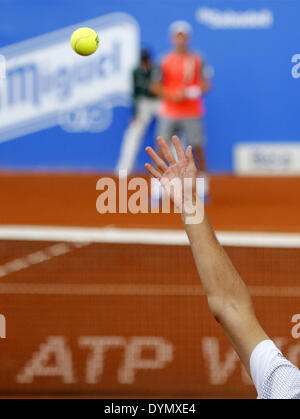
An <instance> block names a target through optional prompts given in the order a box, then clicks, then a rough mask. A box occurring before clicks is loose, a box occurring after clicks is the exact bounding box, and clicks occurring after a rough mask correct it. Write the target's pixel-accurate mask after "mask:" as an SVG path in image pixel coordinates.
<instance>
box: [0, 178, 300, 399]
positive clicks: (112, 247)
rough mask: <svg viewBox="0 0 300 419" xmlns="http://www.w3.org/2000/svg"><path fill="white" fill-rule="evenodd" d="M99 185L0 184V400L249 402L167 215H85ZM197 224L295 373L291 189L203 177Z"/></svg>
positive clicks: (298, 261) (273, 181)
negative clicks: (230, 265) (206, 193)
mask: <svg viewBox="0 0 300 419" xmlns="http://www.w3.org/2000/svg"><path fill="white" fill-rule="evenodd" d="M99 177H100V175H95V174H93V175H57V174H55V175H47V174H45V175H40V174H39V175H34V174H32V175H29V174H26V175H23V174H2V175H1V176H0V188H1V214H0V220H1V227H0V238H1V241H0V294H1V312H2V314H4V315H5V317H6V329H7V330H6V334H7V337H6V339H2V340H1V345H0V354H1V366H0V370H1V374H0V389H1V394H2V395H4V394H6V395H11V396H16V395H22V396H24V395H33V394H34V395H37V396H51V395H59V396H66V395H72V396H81V397H84V396H97V397H101V396H102V397H103V396H126V397H130V396H136V397H147V396H148V397H150V396H153V397H155V396H161V397H163V396H168V397H171V396H172V397H190V396H194V397H255V391H254V388H253V386H252V385H251V382H250V380H249V378H248V377H247V376H246V373H245V372H244V371H243V370H242V368H241V365H240V362H239V360H238V359H237V355H236V354H235V353H234V351H233V349H232V348H231V346H230V345H229V343H228V342H227V340H226V339H225V337H224V335H223V333H222V331H221V329H220V327H219V326H218V324H217V323H215V321H214V320H213V318H212V317H211V315H210V313H209V311H208V307H207V304H206V301H205V297H204V294H203V291H202V288H201V286H200V282H199V279H198V277H197V273H196V269H195V267H194V262H193V259H192V254H191V251H190V248H189V246H188V242H187V239H186V237H185V234H184V232H183V230H182V227H181V221H180V217H179V216H178V215H176V214H170V215H169V214H160V215H157V214H137V215H133V214H106V215H100V214H98V213H97V211H96V199H97V196H98V194H99V192H98V191H96V182H97V180H98V179H99ZM211 189H212V199H211V202H210V203H209V204H208V206H207V212H208V214H209V216H210V218H211V221H212V223H213V225H214V227H215V228H216V229H217V231H218V235H219V238H220V240H221V242H222V243H223V244H224V245H225V247H226V250H227V251H228V253H229V255H230V257H231V258H232V260H233V262H234V264H235V265H236V267H237V268H238V270H239V272H240V273H241V275H242V276H243V278H244V279H245V281H246V282H247V284H248V285H249V287H250V291H251V294H252V296H253V298H254V304H255V307H256V311H257V315H258V317H259V319H260V320H261V322H262V324H263V326H264V328H265V329H266V331H267V333H268V334H269V335H270V337H272V338H274V339H275V340H276V343H277V344H278V345H279V346H280V347H281V348H282V350H283V352H284V354H285V355H286V356H287V357H288V358H289V359H290V360H291V361H292V362H294V363H295V364H297V365H299V354H300V344H299V341H297V340H296V339H294V338H293V337H292V334H291V330H292V327H293V324H292V317H293V315H295V314H297V313H298V312H299V298H300V286H299V281H298V278H299V274H300V257H299V256H300V223H299V208H300V198H299V193H298V191H299V190H300V179H299V178H288V177H280V178H276V177H269V178H257V177H251V178H247V177H245V178H244V177H235V176H214V177H213V178H212V180H211Z"/></svg>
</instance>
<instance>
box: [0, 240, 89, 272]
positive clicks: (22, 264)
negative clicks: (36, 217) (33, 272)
mask: <svg viewBox="0 0 300 419" xmlns="http://www.w3.org/2000/svg"><path fill="white" fill-rule="evenodd" d="M88 244H89V243H57V244H53V245H52V246H48V247H46V248H45V249H42V250H37V251H35V252H32V253H30V254H28V255H25V256H22V257H20V258H17V259H13V260H11V261H9V262H6V263H4V264H3V265H0V278H3V277H5V276H7V275H9V274H12V273H16V272H19V271H23V270H25V269H28V268H30V267H31V266H33V265H37V264H40V263H43V262H46V261H49V260H52V259H53V258H56V257H57V256H62V255H66V254H67V253H70V252H72V251H73V250H74V249H78V248H81V247H83V246H87V245H88Z"/></svg>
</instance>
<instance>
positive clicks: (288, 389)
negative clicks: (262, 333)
mask: <svg viewBox="0 0 300 419" xmlns="http://www.w3.org/2000/svg"><path fill="white" fill-rule="evenodd" d="M250 370H251V376H252V380H253V382H254V385H255V387H256V390H257V393H258V398H259V399H300V371H299V369H298V368H296V367H295V366H294V365H293V364H291V363H290V362H289V361H288V360H287V359H286V358H285V357H284V356H283V355H282V353H281V352H280V350H279V349H278V348H277V347H276V346H275V344H274V343H273V342H272V341H271V340H264V341H263V342H261V343H260V344H258V345H257V347H256V348H255V349H254V351H253V353H252V355H251V359H250Z"/></svg>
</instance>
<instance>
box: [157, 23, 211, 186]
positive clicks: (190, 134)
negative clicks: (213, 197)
mask: <svg viewBox="0 0 300 419" xmlns="http://www.w3.org/2000/svg"><path fill="white" fill-rule="evenodd" d="M169 32H170V37H171V40H172V43H173V46H174V48H173V51H172V52H170V53H169V54H167V55H166V56H165V57H164V58H163V60H162V63H161V68H160V72H159V73H158V74H156V73H155V78H154V82H153V84H152V90H153V92H155V93H156V94H157V95H158V96H160V97H161V99H162V101H161V106H160V109H159V123H158V135H161V136H162V137H164V138H165V139H166V140H167V141H168V142H170V141H171V138H172V135H174V134H180V135H182V134H183V135H184V138H185V140H186V141H187V143H188V144H192V145H193V146H194V150H195V155H196V159H197V163H198V167H199V170H200V173H199V176H201V177H204V178H205V175H204V174H205V172H206V163H205V157H204V143H205V133H204V127H203V121H202V118H203V116H204V103H203V98H202V96H203V94H204V93H205V92H207V91H208V90H209V88H210V81H209V78H208V73H209V71H208V67H207V66H206V65H205V64H204V61H203V59H202V58H201V57H200V55H198V54H196V53H195V52H192V51H190V49H189V42H190V38H191V33H192V28H191V26H190V25H189V23H187V22H184V21H177V22H174V23H173V24H172V25H171V26H170V29H169ZM206 183H207V185H206V193H208V181H207V182H206Z"/></svg>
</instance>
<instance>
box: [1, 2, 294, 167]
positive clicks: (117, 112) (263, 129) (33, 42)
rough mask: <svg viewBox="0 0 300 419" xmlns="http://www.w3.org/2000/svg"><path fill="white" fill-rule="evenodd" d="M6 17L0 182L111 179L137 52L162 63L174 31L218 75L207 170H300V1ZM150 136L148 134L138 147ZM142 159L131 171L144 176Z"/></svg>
mask: <svg viewBox="0 0 300 419" xmlns="http://www.w3.org/2000/svg"><path fill="white" fill-rule="evenodd" d="M0 6H1V17H0V21H1V24H0V55H1V60H0V66H1V71H0V79H1V80H0V170H18V171H20V170H25V171H73V172H78V171H98V172H108V173H110V172H113V171H114V170H115V167H116V164H117V161H118V157H119V152H120V146H121V143H122V140H123V135H124V132H125V129H126V127H127V126H128V123H129V121H130V118H131V114H132V113H131V112H132V110H131V107H132V102H131V73H132V70H133V68H134V67H135V66H136V65H137V63H138V60H139V53H140V48H141V47H148V48H150V49H151V50H152V51H153V54H154V58H155V60H156V61H157V62H159V60H160V58H161V57H162V56H163V54H165V53H166V52H168V51H169V50H170V48H171V44H170V39H169V36H168V27H169V25H170V24H171V23H172V22H173V21H175V20H186V21H188V22H189V23H190V24H191V25H192V27H193V37H192V48H193V49H195V50H196V51H201V52H202V54H203V55H204V56H205V59H206V61H207V62H208V63H209V65H210V66H211V68H213V78H212V89H211V92H210V93H209V94H208V95H207V96H206V98H205V102H206V116H205V126H206V131H207V138H208V141H207V144H206V153H207V158H208V167H209V170H210V171H211V172H232V171H234V170H236V171H238V172H241V173H247V172H257V171H260V170H262V171H264V170H265V171H273V170H275V171H276V170H277V169H278V170H281V171H285V170H286V171H289V170H290V171H294V172H296V171H297V170H298V171H299V170H300V151H299V146H298V145H297V143H298V142H299V141H300V125H299V99H298V97H299V89H300V80H299V81H298V80H297V78H298V77H299V76H300V68H299V62H300V55H298V54H300V45H299V39H300V28H299V15H300V3H299V1H297V0H201V1H199V0H152V1H151V2H149V1H145V0H126V1H124V0H109V1H108V0H103V1H101V2H99V1H98V0H51V1H50V0H49V1H46V0H45V1H40V0H26V2H24V1H23V0H0ZM81 26H89V27H92V28H93V29H95V30H96V31H97V33H98V34H99V38H100V46H99V49H98V51H97V53H96V54H94V55H92V56H90V57H81V56H79V55H76V54H75V53H74V51H73V50H72V49H71V46H70V36H71V34H72V32H73V30H75V29H77V28H78V27H81ZM4 73H5V74H4ZM154 136H155V127H154V123H153V124H151V126H150V127H149V130H148V131H147V133H146V135H145V138H144V143H143V145H145V144H147V143H151V144H153V142H154ZM285 144H286V145H287V147H286V148H285ZM294 145H295V148H293V147H294ZM258 146H259V147H258ZM278 146H279V148H278ZM143 148H144V147H141V150H140V152H139V155H138V158H137V161H136V164H135V170H136V171H143V170H144V168H143V167H144V162H145V160H146V155H145V152H144V150H143ZM295 150H296V151H298V154H297V152H295Z"/></svg>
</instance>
